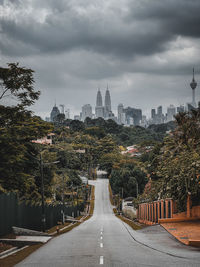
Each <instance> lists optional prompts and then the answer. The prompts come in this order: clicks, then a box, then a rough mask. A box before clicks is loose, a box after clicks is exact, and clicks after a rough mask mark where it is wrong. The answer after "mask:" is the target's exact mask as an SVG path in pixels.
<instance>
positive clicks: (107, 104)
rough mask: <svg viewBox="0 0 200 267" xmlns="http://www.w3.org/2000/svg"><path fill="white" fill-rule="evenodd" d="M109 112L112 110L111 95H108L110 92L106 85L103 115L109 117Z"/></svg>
mask: <svg viewBox="0 0 200 267" xmlns="http://www.w3.org/2000/svg"><path fill="white" fill-rule="evenodd" d="M111 112H112V110H111V97H110V92H109V90H108V86H107V89H106V95H105V106H104V117H105V118H109V117H110V113H111Z"/></svg>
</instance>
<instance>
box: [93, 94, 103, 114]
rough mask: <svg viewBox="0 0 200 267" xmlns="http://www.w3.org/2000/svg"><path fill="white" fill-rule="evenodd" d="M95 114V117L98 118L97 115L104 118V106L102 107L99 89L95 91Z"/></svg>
mask: <svg viewBox="0 0 200 267" xmlns="http://www.w3.org/2000/svg"><path fill="white" fill-rule="evenodd" d="M95 115H96V118H99V117H100V118H104V107H103V101H102V95H101V91H100V90H98V92H97V99H96V107H95Z"/></svg>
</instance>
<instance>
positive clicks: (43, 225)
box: [40, 152, 46, 232]
mask: <svg viewBox="0 0 200 267" xmlns="http://www.w3.org/2000/svg"><path fill="white" fill-rule="evenodd" d="M40 172H41V195H42V231H43V232H45V230H46V218H45V207H44V174H43V161H42V153H41V152H40Z"/></svg>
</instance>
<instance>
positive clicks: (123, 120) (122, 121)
mask: <svg viewBox="0 0 200 267" xmlns="http://www.w3.org/2000/svg"><path fill="white" fill-rule="evenodd" d="M117 112H118V123H119V124H126V114H125V112H124V106H123V104H119V105H118V107H117Z"/></svg>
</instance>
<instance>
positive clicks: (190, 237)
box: [161, 220, 200, 247]
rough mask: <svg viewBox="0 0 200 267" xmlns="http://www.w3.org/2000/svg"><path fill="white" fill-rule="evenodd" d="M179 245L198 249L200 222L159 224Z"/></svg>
mask: <svg viewBox="0 0 200 267" xmlns="http://www.w3.org/2000/svg"><path fill="white" fill-rule="evenodd" d="M161 225H162V226H163V227H164V228H165V229H166V230H167V231H168V232H169V233H170V234H171V235H173V236H174V237H175V238H176V239H178V240H179V241H180V242H181V243H183V244H185V245H190V246H196V247H200V220H196V221H185V222H170V223H161Z"/></svg>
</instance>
